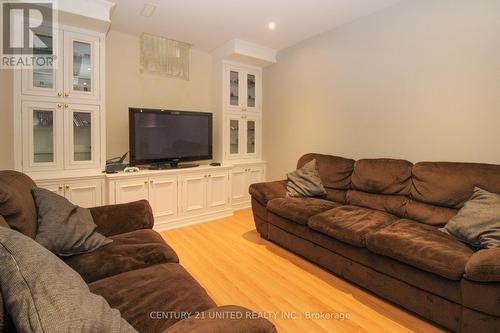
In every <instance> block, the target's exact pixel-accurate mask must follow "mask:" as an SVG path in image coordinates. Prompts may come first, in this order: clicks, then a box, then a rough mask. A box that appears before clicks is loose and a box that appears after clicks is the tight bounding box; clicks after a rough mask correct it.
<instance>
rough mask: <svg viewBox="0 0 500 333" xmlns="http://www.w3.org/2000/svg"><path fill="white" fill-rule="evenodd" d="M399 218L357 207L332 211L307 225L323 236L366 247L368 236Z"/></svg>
mask: <svg viewBox="0 0 500 333" xmlns="http://www.w3.org/2000/svg"><path fill="white" fill-rule="evenodd" d="M397 219H398V218H397V217H396V216H394V215H391V214H388V213H385V212H382V211H378V210H373V209H367V208H362V207H356V206H341V207H337V208H334V209H330V210H328V211H326V212H323V213H321V214H318V215H315V216H313V217H311V218H310V219H309V222H307V225H308V226H309V227H310V228H311V229H313V230H316V231H318V232H321V233H322V234H325V235H328V236H330V237H333V238H335V239H337V240H340V241H343V242H346V243H349V244H351V245H354V246H359V247H365V246H366V236H367V235H368V234H369V233H371V232H374V231H376V230H378V229H380V228H382V227H384V226H387V225H389V224H391V223H393V222H394V221H396V220H397Z"/></svg>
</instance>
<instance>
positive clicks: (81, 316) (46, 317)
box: [0, 228, 137, 333]
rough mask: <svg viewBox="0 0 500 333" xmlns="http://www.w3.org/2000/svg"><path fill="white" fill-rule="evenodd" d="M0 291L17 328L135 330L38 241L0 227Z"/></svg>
mask: <svg viewBox="0 0 500 333" xmlns="http://www.w3.org/2000/svg"><path fill="white" fill-rule="evenodd" d="M0 262H1V263H2V269H0V289H1V293H2V298H3V299H4V302H5V308H6V309H7V310H8V313H9V315H10V318H11V319H12V321H13V322H14V325H15V327H16V329H17V331H18V332H25V333H29V332H117V333H118V332H122V333H125V332H130V333H132V332H137V331H135V330H134V329H133V328H132V327H131V326H130V325H129V324H128V323H127V322H126V321H125V320H123V318H122V317H121V316H120V312H119V311H117V310H116V309H112V308H111V307H110V306H109V304H108V303H107V302H106V301H105V300H104V299H103V298H102V297H101V296H98V295H95V294H93V293H91V292H90V291H89V287H88V286H87V284H86V283H85V282H84V281H83V280H82V278H81V277H80V275H78V273H77V272H75V271H74V270H72V269H71V268H70V267H68V266H67V265H66V264H64V262H63V261H62V260H60V259H59V258H58V257H56V256H55V255H54V254H53V253H51V252H50V251H49V250H47V249H46V248H44V247H43V246H42V245H40V244H38V243H37V242H35V241H34V240H33V239H31V238H29V237H27V236H26V235H23V234H21V233H20V232H17V231H15V230H12V229H8V228H0Z"/></svg>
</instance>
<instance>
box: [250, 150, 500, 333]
mask: <svg viewBox="0 0 500 333" xmlns="http://www.w3.org/2000/svg"><path fill="white" fill-rule="evenodd" d="M312 159H316V161H317V163H318V169H319V173H320V177H321V179H322V181H323V184H324V186H325V188H326V191H327V195H326V196H325V197H324V198H304V199H302V198H290V197H286V181H274V182H268V183H259V184H254V185H252V186H251V187H250V194H251V196H252V209H253V213H254V220H255V225H256V228H257V231H258V232H259V233H260V235H261V236H262V237H264V238H266V239H269V240H270V241H272V242H274V243H277V244H279V245H281V246H283V247H285V248H287V249H289V250H291V251H293V252H295V253H297V254H299V255H301V256H303V257H305V258H307V259H309V260H310V261H312V262H314V263H316V264H318V265H320V266H322V267H324V268H326V269H328V270H330V271H332V272H333V273H334V274H336V275H339V276H341V277H344V278H345V279H347V280H349V281H352V282H354V283H356V284H358V285H359V286H361V287H364V288H366V289H368V290H370V291H372V292H374V293H375V294H378V295H380V296H382V297H384V298H386V299H388V300H389V301H392V302H394V303H396V304H399V305H401V306H403V307H404V308H406V309H408V310H410V311H413V312H415V313H417V314H419V315H420V316H422V317H424V318H426V319H428V320H431V321H433V322H435V323H437V324H439V325H442V326H443V327H445V328H447V329H449V330H452V331H455V332H499V331H500V249H488V250H479V251H476V250H475V249H473V248H471V247H469V246H467V245H465V244H463V243H461V242H459V241H458V240H456V239H455V238H453V237H452V236H449V235H447V234H445V233H442V232H440V231H439V230H438V227H440V226H443V225H444V224H446V222H447V221H448V220H449V219H450V218H451V217H453V216H454V215H455V214H456V213H457V211H458V209H460V208H461V207H462V206H463V204H464V202H465V201H467V200H468V199H469V198H470V196H471V195H472V191H473V189H474V187H475V186H478V187H481V188H483V189H485V190H487V191H490V192H494V193H500V166H499V165H488V164H475V163H449V162H422V163H416V164H412V163H410V162H408V161H404V160H394V159H362V160H358V161H354V160H352V159H347V158H342V157H337V156H329V155H321V154H307V155H304V156H303V157H301V158H300V159H299V161H298V163H297V168H300V167H302V166H303V165H304V164H305V163H307V162H309V161H310V160H312Z"/></svg>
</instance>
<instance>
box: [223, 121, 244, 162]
mask: <svg viewBox="0 0 500 333" xmlns="http://www.w3.org/2000/svg"><path fill="white" fill-rule="evenodd" d="M240 118H241V116H238V115H229V116H226V118H225V125H224V126H225V134H224V141H225V145H226V148H225V149H224V150H225V156H226V157H227V158H235V157H238V156H240V155H241V154H242V153H244V149H243V148H242V143H243V131H244V129H243V127H242V126H243V123H242V121H241V119H240Z"/></svg>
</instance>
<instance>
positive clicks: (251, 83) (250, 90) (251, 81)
mask: <svg viewBox="0 0 500 333" xmlns="http://www.w3.org/2000/svg"><path fill="white" fill-rule="evenodd" d="M255 84H256V81H255V74H250V73H247V107H248V108H255V89H256V87H255Z"/></svg>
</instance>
